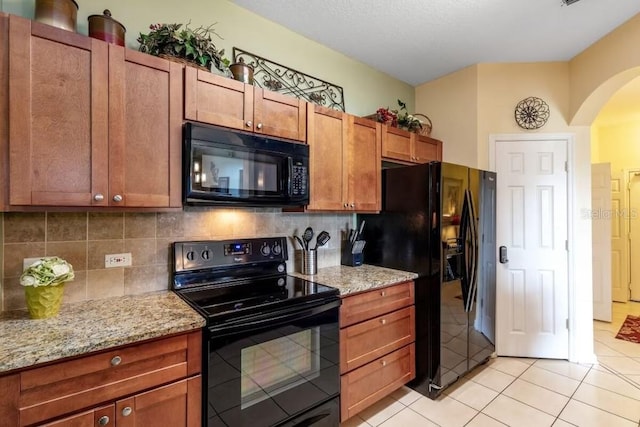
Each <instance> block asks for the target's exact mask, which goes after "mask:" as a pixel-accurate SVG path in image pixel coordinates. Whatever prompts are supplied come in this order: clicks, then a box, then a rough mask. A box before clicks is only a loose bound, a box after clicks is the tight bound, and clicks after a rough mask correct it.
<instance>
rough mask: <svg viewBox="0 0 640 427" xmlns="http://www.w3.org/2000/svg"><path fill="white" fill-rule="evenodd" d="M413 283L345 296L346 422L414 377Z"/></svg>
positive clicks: (343, 390)
mask: <svg viewBox="0 0 640 427" xmlns="http://www.w3.org/2000/svg"><path fill="white" fill-rule="evenodd" d="M413 286H414V284H413V282H404V283H399V284H397V285H392V286H387V287H384V288H378V289H375V290H371V291H367V292H362V293H359V294H355V295H349V296H346V297H344V298H343V303H342V305H341V307H340V373H341V374H342V376H341V385H340V387H341V388H340V418H341V421H345V420H347V419H349V418H351V417H352V416H354V415H355V414H357V413H358V412H360V411H362V410H363V409H365V408H366V407H368V406H370V405H372V404H373V403H375V402H377V401H378V400H380V399H382V398H383V397H385V396H387V395H389V394H390V393H391V392H393V391H394V390H396V389H397V388H399V387H401V386H403V385H404V384H406V383H408V382H409V381H411V380H412V379H414V378H415V371H416V369H415V344H414V343H415V338H416V333H415V307H414V292H413V291H414V290H413Z"/></svg>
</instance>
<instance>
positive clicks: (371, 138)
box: [348, 116, 382, 212]
mask: <svg viewBox="0 0 640 427" xmlns="http://www.w3.org/2000/svg"><path fill="white" fill-rule="evenodd" d="M348 117H349V142H350V147H349V149H350V150H351V153H350V156H349V158H350V159H351V161H350V165H349V168H348V176H349V197H348V199H349V206H351V205H353V206H351V208H352V209H354V210H356V211H359V212H372V211H380V208H381V191H382V190H381V179H382V170H381V167H382V166H381V165H382V159H381V157H380V149H381V148H380V147H381V141H380V138H381V135H380V133H381V132H380V131H381V128H380V123H376V122H372V121H371V120H366V119H362V118H359V117H354V116H348Z"/></svg>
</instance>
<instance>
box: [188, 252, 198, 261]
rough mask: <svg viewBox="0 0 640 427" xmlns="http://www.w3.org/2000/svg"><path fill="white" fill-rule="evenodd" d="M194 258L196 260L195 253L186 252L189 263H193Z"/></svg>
mask: <svg viewBox="0 0 640 427" xmlns="http://www.w3.org/2000/svg"><path fill="white" fill-rule="evenodd" d="M195 258H196V253H195V252H193V251H189V252H187V259H188V260H189V261H193V260H194V259H195Z"/></svg>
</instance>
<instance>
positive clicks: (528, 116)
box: [515, 96, 549, 129]
mask: <svg viewBox="0 0 640 427" xmlns="http://www.w3.org/2000/svg"><path fill="white" fill-rule="evenodd" d="M515 116H516V123H518V126H520V127H521V128H523V129H538V128H541V127H542V126H544V124H545V123H547V120H548V119H549V105H547V103H546V102H544V101H543V100H542V99H540V98H536V97H535V96H530V97H529V98H525V99H523V100H522V101H520V102H518V105H516V112H515Z"/></svg>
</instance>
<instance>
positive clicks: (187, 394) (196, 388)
mask: <svg viewBox="0 0 640 427" xmlns="http://www.w3.org/2000/svg"><path fill="white" fill-rule="evenodd" d="M200 381H201V379H200V376H197V377H193V378H189V379H186V380H182V381H178V382H175V383H172V384H169V385H166V386H163V387H158V388H155V389H152V390H150V391H147V392H145V393H140V394H137V395H135V396H132V397H130V398H127V399H122V400H119V401H117V402H116V425H117V427H147V426H171V427H197V426H198V427H199V426H200V425H201V422H200V420H201V411H200V405H199V402H200V400H201V399H202V395H201V382H200Z"/></svg>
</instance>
